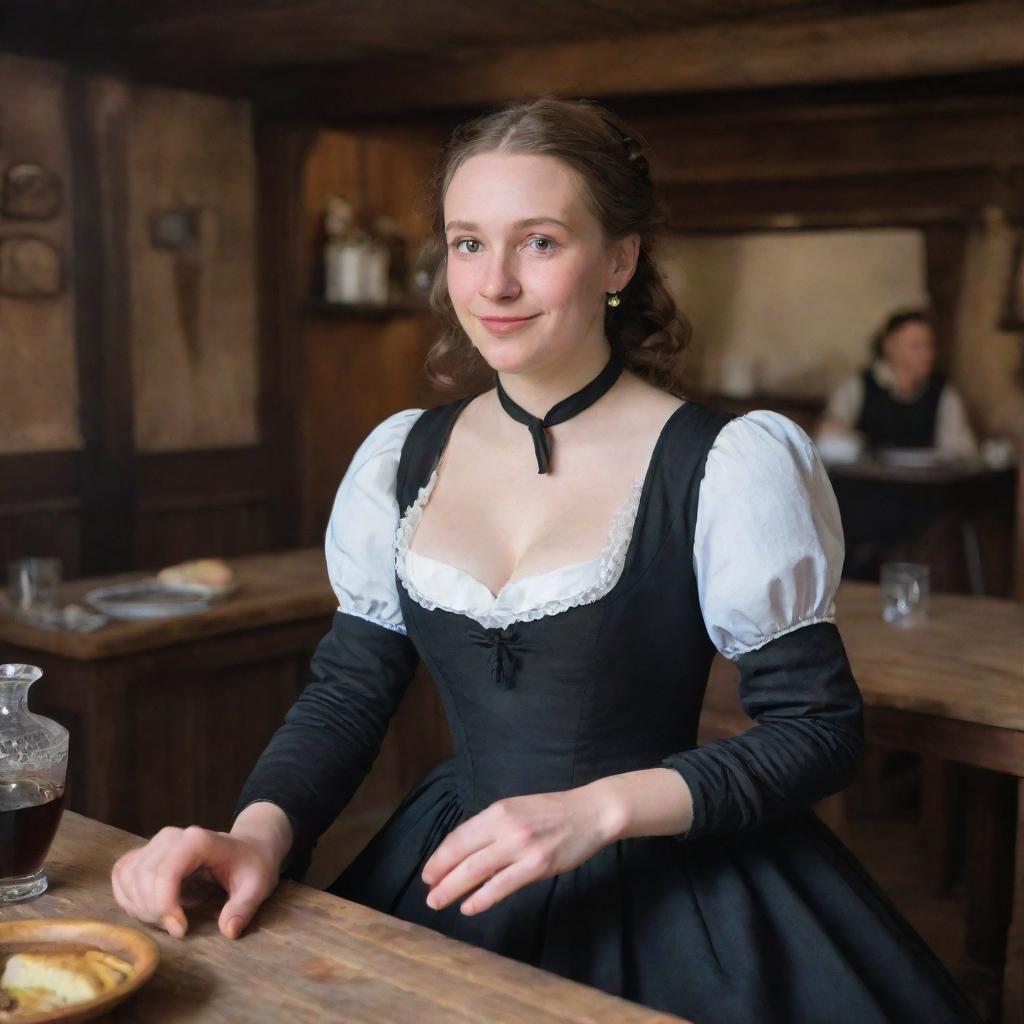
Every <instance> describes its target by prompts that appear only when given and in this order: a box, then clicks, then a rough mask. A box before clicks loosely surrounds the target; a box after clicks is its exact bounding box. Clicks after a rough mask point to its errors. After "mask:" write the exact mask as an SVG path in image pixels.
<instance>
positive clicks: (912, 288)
mask: <svg viewBox="0 0 1024 1024" xmlns="http://www.w3.org/2000/svg"><path fill="white" fill-rule="evenodd" d="M662 262H663V266H664V268H665V271H666V275H667V277H668V280H669V284H670V286H671V287H672V289H673V292H674V294H675V295H676V298H677V301H678V303H679V305H680V307H681V308H682V309H683V310H684V311H685V312H686V314H687V315H688V316H689V318H690V320H691V322H692V323H693V327H694V337H693V352H694V354H693V361H692V363H691V375H692V376H694V377H695V378H696V380H697V381H698V382H699V384H700V387H701V388H702V389H703V390H705V391H710V392H721V393H723V394H735V395H737V396H738V397H742V396H744V395H748V394H752V393H755V392H769V393H773V394H776V395H785V396H790V397H811V398H813V397H823V396H825V395H826V394H828V392H829V391H830V390H831V389H832V388H833V387H834V386H835V385H836V384H837V383H838V381H839V380H840V379H841V378H842V377H843V376H845V375H846V374H847V373H849V372H851V371H852V370H856V369H858V368H860V367H861V366H863V365H864V363H865V361H866V359H867V353H868V342H869V339H870V337H871V335H872V334H873V333H874V331H875V330H876V329H877V327H878V325H879V324H880V322H881V321H882V319H883V318H884V317H885V316H886V315H887V314H888V313H889V312H890V311H891V310H893V309H896V308H906V307H909V306H914V305H919V304H920V303H921V302H922V300H923V298H924V295H925V283H924V269H925V262H924V244H923V239H922V236H921V233H920V232H918V231H912V230H891V231H890V230H851V231H813V232H771V233H756V232H752V233H748V234H742V235H725V236H703V237H701V236H690V237H678V238H675V239H673V240H672V241H670V242H669V243H668V244H667V245H666V246H664V248H663V250H662Z"/></svg>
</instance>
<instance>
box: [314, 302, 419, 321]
mask: <svg viewBox="0 0 1024 1024" xmlns="http://www.w3.org/2000/svg"><path fill="white" fill-rule="evenodd" d="M303 310H304V312H306V313H307V314H309V315H310V316H323V317H337V318H341V319H345V318H349V319H353V320H355V319H362V320H388V319H390V318H391V317H396V316H415V315H416V314H417V313H425V312H426V311H427V307H426V306H417V305H414V304H413V303H411V302H401V303H390V304H388V305H377V304H376V303H369V302H360V303H349V302H327V301H326V300H324V299H310V300H309V301H308V302H306V303H305V304H304V306H303Z"/></svg>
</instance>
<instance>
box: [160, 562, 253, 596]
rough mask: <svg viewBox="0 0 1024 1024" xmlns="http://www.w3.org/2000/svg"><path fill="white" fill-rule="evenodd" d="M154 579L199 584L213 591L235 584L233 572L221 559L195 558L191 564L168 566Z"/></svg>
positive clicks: (174, 582) (171, 582) (172, 582)
mask: <svg viewBox="0 0 1024 1024" xmlns="http://www.w3.org/2000/svg"><path fill="white" fill-rule="evenodd" d="M156 578H157V579H158V580H160V582H161V583H170V584H173V585H180V584H183V583H186V584H199V585H200V586H203V587H212V588H214V589H215V590H224V589H226V588H227V587H230V586H231V584H232V583H234V582H235V574H234V571H233V570H232V568H231V566H230V565H228V564H227V562H225V561H224V560H223V559H222V558H197V559H194V560H193V561H191V562H179V563H178V564H177V565H169V566H168V567H167V568H166V569H161V570H160V571H159V572H158V573H157V574H156Z"/></svg>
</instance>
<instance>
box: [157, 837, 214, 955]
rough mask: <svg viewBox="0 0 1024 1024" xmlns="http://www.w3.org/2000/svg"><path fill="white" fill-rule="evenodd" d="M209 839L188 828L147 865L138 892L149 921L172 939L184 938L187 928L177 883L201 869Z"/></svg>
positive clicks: (207, 850)
mask: <svg viewBox="0 0 1024 1024" xmlns="http://www.w3.org/2000/svg"><path fill="white" fill-rule="evenodd" d="M213 838H214V837H212V836H211V834H210V833H208V832H206V831H205V830H203V829H200V828H196V829H192V828H188V829H186V830H185V831H184V832H183V833H182V835H181V838H180V841H179V842H177V843H176V844H175V845H174V846H172V847H171V848H170V849H169V850H167V852H166V853H164V855H163V856H162V857H160V858H159V859H158V860H155V861H153V862H152V863H151V864H150V865H149V868H148V872H147V880H148V885H146V886H145V887H144V890H143V893H142V895H144V897H145V904H146V910H147V912H148V913H149V915H150V919H151V920H153V921H159V922H160V924H161V925H162V926H163V927H164V928H165V929H166V930H167V931H168V932H170V934H171V935H174V936H175V938H179V939H180V938H182V937H184V935H185V931H186V930H187V928H188V920H187V918H186V917H185V914H184V911H183V910H182V908H181V902H180V901H181V883H182V882H183V881H184V879H186V878H187V877H188V876H189V875H191V874H192V873H193V872H194V871H196V870H197V869H198V868H200V867H202V865H203V863H204V862H205V860H206V858H207V857H208V856H209V852H210V847H211V845H212V842H213Z"/></svg>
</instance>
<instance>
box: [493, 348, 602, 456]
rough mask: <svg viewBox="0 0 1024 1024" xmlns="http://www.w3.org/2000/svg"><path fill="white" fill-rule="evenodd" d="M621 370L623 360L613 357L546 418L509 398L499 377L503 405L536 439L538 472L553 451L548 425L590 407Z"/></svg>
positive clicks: (566, 418)
mask: <svg viewBox="0 0 1024 1024" xmlns="http://www.w3.org/2000/svg"><path fill="white" fill-rule="evenodd" d="M621 373H622V363H620V362H619V361H618V359H616V358H615V356H612V357H611V359H609V360H608V365H607V366H606V367H605V368H604V369H603V370H602V371H601V372H600V373H599V374H598V375H597V376H596V377H595V378H594V379H593V380H592V381H591V382H590V383H589V384H587V385H586V386H585V387H582V388H580V390H579V391H577V392H576V393H575V394H573V395H570V396H569V397H568V398H563V399H562V401H560V402H559V403H558V404H557V405H555V406H553V407H552V409H551V411H550V412H549V413H548V414H547V416H545V417H544V418H543V419H540V417H538V416H531V415H530V413H528V412H527V411H526V410H525V409H524V408H523V407H522V406H521V405H517V404H516V403H515V402H513V401H512V399H511V398H509V397H508V394H507V393H506V391H505V389H504V388H503V387H502V386H501V378H500V377H499V378H498V401H499V402H501V407H502V408H503V409H504V410H505V412H507V413H508V414H509V416H511V417H512V419H514V420H516V421H517V422H518V423H525V424H526V426H528V427H529V428H530V436H531V437H532V438H533V450H534V452H535V453H536V455H537V472H538V473H546V472H547V471H548V465H549V463H550V461H551V450H550V447H549V442H548V439H547V435H546V434H545V433H544V429H545V428H546V427H553V426H555V425H556V424H558V423H564V422H565V421H566V420H571V419H572V418H573V416H575V415H576V414H577V413H581V412H583V410H584V409H589V408H590V406H592V405H593V404H594V403H595V402H596V401H597V400H598V399H599V398H600V397H601V396H602V395H604V394H606V393H607V392H608V391H609V390H610V389H611V386H612V385H613V384H614V383H615V382H616V381H617V380H618V379H619V374H621Z"/></svg>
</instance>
